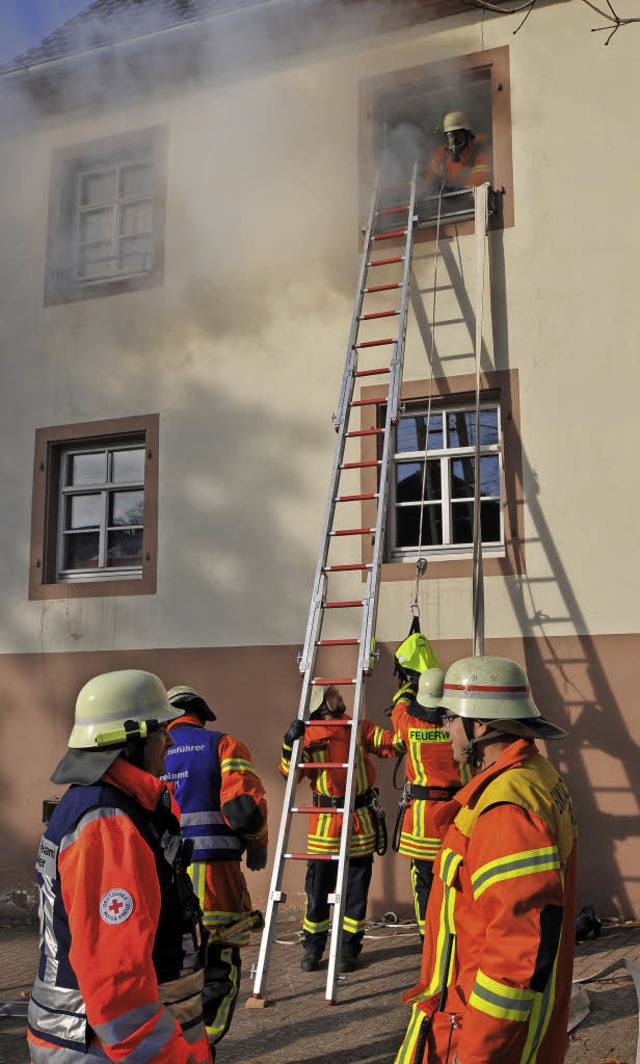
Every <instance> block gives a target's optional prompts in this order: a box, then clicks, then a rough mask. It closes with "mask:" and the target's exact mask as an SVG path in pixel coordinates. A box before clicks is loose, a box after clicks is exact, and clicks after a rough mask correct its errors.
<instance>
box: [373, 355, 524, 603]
mask: <svg viewBox="0 0 640 1064" xmlns="http://www.w3.org/2000/svg"><path fill="white" fill-rule="evenodd" d="M475 380H476V379H475V374H472V373H469V374H462V375H460V376H456V377H434V378H433V380H432V381H431V402H432V410H433V409H437V408H438V406H440V407H442V406H453V405H465V406H467V405H469V404H471V403H475ZM480 389H481V393H480V399H481V403H483V402H485V401H486V402H489V403H492V404H497V405H498V406H499V408H500V424H501V428H502V436H501V440H500V451H501V454H502V469H501V482H502V491H503V505H502V513H503V522H504V523H503V532H504V537H503V538H504V544H503V546H502V548H501V549H500V550H492V549H491V548H484V547H483V568H484V573H485V576H513V575H522V574H524V573H526V554H525V536H524V489H523V481H522V442H521V438H520V393H519V375H518V370H517V369H512V370H492V371H489V372H484V373H482V374H481V376H480ZM379 394H380V386H379V385H369V386H367V387H363V388H362V389H361V392H360V398H361V399H372V398H374V397H375V396H377V395H379ZM428 396H429V381H428V380H413V381H403V383H402V388H401V392H400V400H401V404H406V405H407V407H410V406H415V407H416V409H419V408H423V407H424V406H425V405H426V403H427V402H428ZM374 409H376V408H374V407H369V406H363V407H361V422H360V423H361V428H363V429H369V428H374V427H376V426H375V425H374V424H372V418H373V417H374V416H375V417H377V415H373V414H372V410H374ZM377 447H378V443H377V437H375V436H363V437H362V440H361V445H360V455H361V460H362V461H363V462H372V463H374V464H373V465H371V466H368V467H365V468H364V469H363V470H362V476H361V491H362V493H363V494H370V495H371V494H374V495H375V493H376V492H377V478H378V467H377V464H375V460H376V458H377V457H378V454H377ZM391 506H392V494H391V492H390V495H389V499H388V507H389V508H388V510H387V537H386V542H385V553H384V559H383V562H382V567H381V579H382V580H383V581H390V582H392V581H397V580H415V576H416V571H415V564H414V563H415V560H416V558H417V552H416V553H414V554H413V555H411V556H408V557H406V558H405V559H404V560H402V561H399V560H395V559H391V557H390V554H389V539H388V533H389V527H390V522H391V520H392V519H393V518H392V514H391ZM376 509H377V500H375V499H367V500H365V501H363V502H362V504H361V523H362V527H363V528H373V527H374V525H375V523H376ZM465 549H466V548H465ZM428 558H429V564H428V568H427V574H426V577H425V579H429V580H434V579H435V580H439V579H449V578H457V577H467V576H470V575H471V573H472V571H473V559H472V555H471V553H470V552H469V553H468V554H464V555H463V556H460V555H459V554H457V555H455V556H454V555H453V554H452V553H448V554H446V555H443V553H442V552H441V553H440V557H438V555H437V554H429V555H428ZM372 560H373V538H366V537H363V542H362V562H363V563H364V564H370V563H371V561H372ZM363 579H364V576H363Z"/></svg>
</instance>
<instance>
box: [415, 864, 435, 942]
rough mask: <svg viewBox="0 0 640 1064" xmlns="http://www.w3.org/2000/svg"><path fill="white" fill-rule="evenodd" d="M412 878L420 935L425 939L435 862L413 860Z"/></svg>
mask: <svg viewBox="0 0 640 1064" xmlns="http://www.w3.org/2000/svg"><path fill="white" fill-rule="evenodd" d="M410 876H411V893H412V895H413V911H414V913H415V917H416V923H417V925H418V930H419V932H420V935H421V937H422V938H424V914H425V913H426V911H427V902H428V901H429V894H430V893H431V884H432V883H433V861H416V860H412V861H411V869H410Z"/></svg>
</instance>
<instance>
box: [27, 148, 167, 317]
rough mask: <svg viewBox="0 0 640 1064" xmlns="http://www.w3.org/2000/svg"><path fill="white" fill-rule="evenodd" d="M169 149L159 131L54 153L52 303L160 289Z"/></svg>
mask: <svg viewBox="0 0 640 1064" xmlns="http://www.w3.org/2000/svg"><path fill="white" fill-rule="evenodd" d="M165 150H166V137H165V135H164V132H163V131H162V130H160V129H152V130H145V131H143V132H140V133H131V134H127V135H126V136H123V137H118V138H108V139H106V140H101V141H95V142H94V143H92V144H87V145H84V146H82V147H78V148H72V149H65V150H64V151H61V152H56V153H55V154H54V157H53V162H52V177H51V196H50V208H49V211H50V216H49V242H48V250H47V277H46V290H45V303H47V304H51V303H63V302H69V301H72V300H77V299H87V298H91V297H93V296H99V295H109V294H114V293H116V292H127V291H135V290H137V289H138V288H142V287H149V286H151V285H157V284H160V283H161V281H162V276H163V257H164V214H165V165H164V163H165Z"/></svg>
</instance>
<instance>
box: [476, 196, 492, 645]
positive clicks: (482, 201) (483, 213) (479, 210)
mask: <svg viewBox="0 0 640 1064" xmlns="http://www.w3.org/2000/svg"><path fill="white" fill-rule="evenodd" d="M488 190H489V185H488V184H484V185H480V187H479V188H478V187H476V188H474V190H473V201H474V210H475V232H476V342H475V359H476V447H475V476H474V480H475V483H474V489H473V656H474V657H476V656H477V655H480V654H484V579H483V570H482V522H481V512H480V361H481V357H482V316H483V312H484V267H485V244H486V235H487V215H488Z"/></svg>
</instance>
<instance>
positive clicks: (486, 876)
mask: <svg viewBox="0 0 640 1064" xmlns="http://www.w3.org/2000/svg"><path fill="white" fill-rule="evenodd" d="M555 868H560V858H559V856H558V851H557V849H556V847H555V846H544V847H543V848H541V849H539V850H523V851H522V852H521V853H513V854H509V856H507V857H500V858H499V859H498V860H497V861H489V862H488V864H485V865H483V866H482V868H479V869H478V870H477V872H474V873H473V875H472V876H471V886H472V889H473V896H474V898H475V900H476V901H477V900H478V898H479V897H480V895H481V894H483V893H484V891H485V890H486V889H487V888H488V887H491V886H493V885H494V884H495V883H499V882H501V881H502V880H505V879H515V878H516V876H527V875H531V874H532V873H534V872H549V871H551V870H552V869H555Z"/></svg>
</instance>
